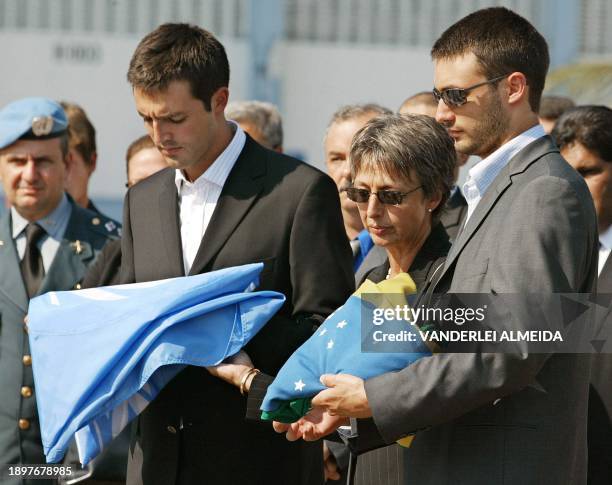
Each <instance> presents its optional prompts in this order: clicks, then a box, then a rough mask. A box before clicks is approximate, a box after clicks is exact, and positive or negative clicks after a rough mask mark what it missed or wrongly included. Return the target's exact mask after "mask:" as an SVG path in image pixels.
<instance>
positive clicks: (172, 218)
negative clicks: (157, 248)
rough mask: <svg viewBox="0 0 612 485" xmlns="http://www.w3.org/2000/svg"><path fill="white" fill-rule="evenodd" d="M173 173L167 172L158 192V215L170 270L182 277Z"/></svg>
mask: <svg viewBox="0 0 612 485" xmlns="http://www.w3.org/2000/svg"><path fill="white" fill-rule="evenodd" d="M174 173H175V171H174V170H169V171H168V174H169V176H168V177H167V178H166V179H165V180H164V182H163V185H162V187H161V190H160V192H159V215H160V220H161V227H162V234H163V239H164V245H165V247H166V256H167V258H168V261H169V262H170V264H171V265H172V268H173V269H176V275H177V276H184V275H185V269H184V267H183V246H182V244H181V224H180V216H179V205H178V193H177V191H176V184H175V182H174Z"/></svg>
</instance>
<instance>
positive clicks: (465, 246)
mask: <svg viewBox="0 0 612 485" xmlns="http://www.w3.org/2000/svg"><path fill="white" fill-rule="evenodd" d="M597 244H598V243H597V225H596V217H595V211H594V207H593V202H592V200H591V197H590V194H589V191H588V189H587V187H586V185H585V183H584V181H583V180H582V178H581V177H580V176H579V175H578V174H577V173H576V172H575V171H574V170H572V168H571V167H570V166H569V165H568V164H567V163H566V162H565V161H564V160H563V159H562V158H561V157H560V155H559V152H558V149H557V148H556V147H555V145H554V144H553V142H552V141H551V139H550V138H549V137H543V138H540V139H538V140H536V141H534V142H532V143H531V144H530V145H528V146H527V147H525V148H524V149H523V150H521V151H520V152H519V153H518V154H517V155H516V156H515V157H513V158H512V160H510V162H509V163H508V165H507V166H506V167H505V168H504V169H503V170H502V171H501V173H500V174H499V175H498V176H497V177H496V178H495V180H494V181H493V183H492V184H491V186H490V187H489V189H488V190H487V192H486V194H485V195H484V197H483V198H482V200H481V201H480V203H479V205H478V206H477V208H476V210H475V211H474V213H473V215H472V217H471V218H470V220H469V221H468V223H467V225H466V227H465V228H464V230H463V231H462V232H461V233H460V234H459V236H458V238H457V240H456V242H455V243H454V245H453V247H452V248H451V251H450V254H449V256H448V259H447V262H446V265H445V267H444V270H443V272H442V276H441V278H440V280H439V281H438V284H437V287H436V291H440V292H446V291H450V292H457V293H460V292H465V293H492V292H497V293H521V294H527V293H535V292H540V293H549V292H550V293H552V292H581V293H588V292H590V291H591V290H592V289H593V288H594V284H595V279H596V274H597V254H598V253H597V251H598V247H597ZM504 323H507V322H500V324H504ZM521 323H522V324H523V325H525V326H526V327H527V328H529V322H521ZM590 365H591V359H590V356H587V355H580V354H565V355H543V354H530V353H528V352H524V351H521V352H517V353H516V354H501V353H499V354H484V353H483V354H461V353H441V354H436V355H434V356H432V357H428V358H424V359H421V360H419V361H418V362H416V363H415V364H413V365H411V366H409V367H408V368H406V369H404V370H402V371H401V372H397V373H388V374H384V375H382V376H379V377H376V378H374V379H370V380H368V381H366V393H367V396H368V400H369V403H370V406H371V408H372V412H373V420H363V421H360V423H359V430H360V435H362V434H363V437H362V438H361V439H360V440H357V441H356V443H355V446H356V447H359V446H363V447H367V441H368V439H370V440H372V441H376V439H381V440H382V441H383V442H386V443H392V442H393V441H395V440H397V439H398V438H401V437H402V436H404V435H406V434H407V433H409V432H410V431H416V430H422V431H420V432H419V433H418V434H417V436H416V438H415V440H414V442H413V444H412V447H411V448H410V449H409V450H408V452H407V456H406V469H405V471H406V483H410V484H418V485H425V484H427V485H429V484H431V485H440V484H470V485H473V484H483V485H484V484H487V485H491V484H508V483H520V484H555V485H563V484H567V485H570V484H571V485H579V484H583V483H585V480H586V466H587V465H586V410H587V394H588V384H589V373H590ZM377 434H378V437H376V435H377ZM370 445H371V444H370Z"/></svg>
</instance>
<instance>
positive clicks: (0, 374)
mask: <svg viewBox="0 0 612 485" xmlns="http://www.w3.org/2000/svg"><path fill="white" fill-rule="evenodd" d="M70 203H71V204H72V213H71V215H70V219H69V221H68V226H67V227H66V232H65V233H64V237H63V239H62V242H61V243H60V247H59V248H58V250H57V253H56V255H55V257H54V259H53V262H52V264H51V267H50V268H49V269H48V271H47V272H46V274H45V278H44V280H43V282H42V284H41V287H40V289H39V291H38V294H39V295H42V294H43V293H46V292H48V291H61V290H72V289H74V288H77V287H78V286H79V284H80V281H81V279H82V278H83V276H84V274H85V271H86V269H87V266H88V265H89V264H90V263H91V262H92V261H93V260H94V258H95V256H96V255H97V254H98V253H99V252H100V250H101V249H102V247H103V246H104V245H105V244H106V243H107V242H108V241H109V240H111V239H115V238H117V231H116V228H117V225H116V224H115V225H114V227H113V226H109V227H112V228H111V230H110V231H109V230H108V228H107V226H106V223H107V222H109V221H110V219H108V218H106V217H105V216H103V215H100V214H96V213H93V212H90V211H89V210H87V209H82V208H80V207H79V206H78V205H76V204H75V203H74V202H72V201H70ZM0 241H1V243H0V274H1V275H2V277H0V389H2V391H1V393H0V396H1V397H0V462H2V463H15V464H16V463H24V464H28V463H45V457H44V455H43V450H42V444H41V441H40V428H39V424H38V413H37V409H36V392H35V391H36V390H35V389H34V378H33V375H32V367H31V365H29V364H25V362H24V360H23V357H24V356H29V355H30V347H29V342H28V336H27V334H26V332H25V331H24V322H23V319H24V317H25V315H26V313H27V311H28V303H29V301H28V297H27V294H26V290H25V287H24V284H23V279H22V277H21V271H20V268H19V257H18V254H17V250H16V248H15V245H14V243H13V237H12V225H11V213H10V211H6V212H5V213H4V214H3V215H2V217H1V218H0ZM76 241H79V245H78V246H76V245H75V242H76ZM77 247H78V248H79V250H77ZM51 372H52V370H51ZM24 386H25V387H28V388H31V389H32V390H33V395H32V396H31V397H25V396H22V395H21V393H20V391H21V389H22V388H23V387H24ZM19 419H27V420H28V422H29V427H28V428H27V429H25V430H21V429H20V428H19V427H18V425H17V423H18V421H19ZM2 483H3V484H4V483H15V484H16V483H21V482H20V481H14V482H10V481H3V482H2ZM31 483H34V484H36V485H42V484H43V483H44V481H41V480H33V481H32V482H31Z"/></svg>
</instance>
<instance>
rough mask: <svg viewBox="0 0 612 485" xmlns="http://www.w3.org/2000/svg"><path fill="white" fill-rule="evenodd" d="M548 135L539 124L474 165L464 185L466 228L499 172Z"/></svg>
mask: <svg viewBox="0 0 612 485" xmlns="http://www.w3.org/2000/svg"><path fill="white" fill-rule="evenodd" d="M545 135H546V132H545V131H544V128H542V125H540V124H537V125H535V126H533V127H531V128H529V129H528V130H527V131H524V132H523V133H521V134H520V135H518V136H515V137H514V138H512V139H511V140H510V141H508V142H507V143H504V144H503V145H502V146H500V147H499V148H498V149H497V150H495V151H494V152H493V153H491V155H489V156H488V157H487V158H483V159H482V160H481V161H480V162H478V163H477V164H476V165H474V166H473V167H472V168H471V169H470V171H469V172H468V173H469V177H468V179H467V181H466V182H465V184H463V196H464V197H465V200H466V201H467V204H468V210H467V214H466V216H465V221H464V226H465V225H466V224H467V221H468V220H469V218H470V217H471V216H472V214H473V213H474V209H476V206H477V205H478V203H479V202H480V200H481V199H482V198H483V196H484V194H485V192H486V191H487V189H488V188H489V186H490V185H491V183H492V182H493V180H494V179H495V177H497V175H498V174H499V172H501V171H502V169H503V168H504V167H505V166H506V165H508V162H509V161H510V160H511V159H512V157H513V156H514V155H516V154H517V153H518V152H520V151H521V150H522V149H523V148H525V147H526V146H527V145H529V144H530V143H531V142H533V141H535V140H537V139H538V138H541V137H543V136H545Z"/></svg>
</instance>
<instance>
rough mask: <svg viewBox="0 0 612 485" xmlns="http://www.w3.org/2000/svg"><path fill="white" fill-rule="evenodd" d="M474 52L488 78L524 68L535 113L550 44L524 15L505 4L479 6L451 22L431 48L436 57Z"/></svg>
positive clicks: (436, 58) (530, 101) (538, 103)
mask: <svg viewBox="0 0 612 485" xmlns="http://www.w3.org/2000/svg"><path fill="white" fill-rule="evenodd" d="M470 52H471V53H473V54H474V55H475V56H476V58H477V59H478V62H479V64H480V65H481V66H482V69H483V73H484V75H485V76H486V77H487V78H488V79H492V78H494V77H498V76H503V75H505V74H509V73H511V72H515V71H518V72H521V73H523V74H524V75H525V77H526V78H527V84H528V85H529V105H530V106H531V109H532V111H533V112H534V113H537V112H538V111H539V108H540V98H541V97H542V91H543V90H544V83H545V82H546V72H547V71H548V66H549V64H550V57H549V54H548V44H547V43H546V40H545V39H544V37H543V36H542V34H540V33H539V32H538V31H537V30H536V28H535V27H534V26H533V25H531V23H529V21H527V20H526V19H525V18H523V17H521V16H520V15H518V14H517V13H515V12H513V11H512V10H508V9H507V8H504V7H493V8H485V9H482V10H477V11H476V12H474V13H471V14H470V15H468V16H467V17H464V18H462V19H461V20H459V21H458V22H456V23H455V24H453V25H451V26H450V27H449V28H448V29H446V30H445V31H444V33H443V34H442V35H441V36H440V38H439V39H438V40H437V41H436V42H435V44H434V46H433V48H432V49H431V57H432V59H434V60H438V59H452V58H455V57H457V56H461V55H464V54H467V53H470Z"/></svg>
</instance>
